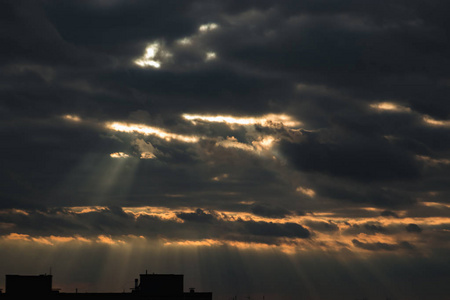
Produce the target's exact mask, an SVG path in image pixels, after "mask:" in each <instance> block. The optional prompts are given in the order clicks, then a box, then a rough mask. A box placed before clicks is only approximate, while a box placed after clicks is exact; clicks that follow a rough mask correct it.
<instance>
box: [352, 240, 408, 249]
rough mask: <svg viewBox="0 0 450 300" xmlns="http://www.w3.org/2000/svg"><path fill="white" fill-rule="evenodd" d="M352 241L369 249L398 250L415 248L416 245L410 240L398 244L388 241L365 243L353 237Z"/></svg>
mask: <svg viewBox="0 0 450 300" xmlns="http://www.w3.org/2000/svg"><path fill="white" fill-rule="evenodd" d="M352 243H353V245H354V246H355V247H358V248H361V249H364V250H369V251H396V250H413V249H415V247H414V246H413V245H412V244H411V243H409V242H405V241H403V242H400V243H398V244H388V243H381V242H375V243H364V242H361V241H359V240H357V239H353V240H352Z"/></svg>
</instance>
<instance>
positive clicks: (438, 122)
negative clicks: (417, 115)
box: [423, 116, 450, 127]
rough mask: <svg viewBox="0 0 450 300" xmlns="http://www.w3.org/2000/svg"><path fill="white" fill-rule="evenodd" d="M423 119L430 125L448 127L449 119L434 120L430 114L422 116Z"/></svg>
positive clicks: (449, 124) (449, 125)
mask: <svg viewBox="0 0 450 300" xmlns="http://www.w3.org/2000/svg"><path fill="white" fill-rule="evenodd" d="M423 121H424V122H425V123H427V124H429V125H432V126H439V127H450V121H448V120H436V119H433V118H431V117H430V116H424V117H423Z"/></svg>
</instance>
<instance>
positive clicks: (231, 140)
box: [216, 136, 255, 151]
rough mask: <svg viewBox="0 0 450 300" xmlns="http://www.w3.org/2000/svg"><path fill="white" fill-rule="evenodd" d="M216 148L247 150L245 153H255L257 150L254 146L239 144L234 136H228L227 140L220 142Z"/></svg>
mask: <svg viewBox="0 0 450 300" xmlns="http://www.w3.org/2000/svg"><path fill="white" fill-rule="evenodd" d="M216 146H220V147H224V148H236V149H241V150H245V151H254V150H255V148H253V146H251V145H248V144H244V143H241V142H239V141H238V140H237V139H236V138H235V137H234V136H231V137H229V136H228V137H227V139H226V140H222V141H218V142H217V143H216Z"/></svg>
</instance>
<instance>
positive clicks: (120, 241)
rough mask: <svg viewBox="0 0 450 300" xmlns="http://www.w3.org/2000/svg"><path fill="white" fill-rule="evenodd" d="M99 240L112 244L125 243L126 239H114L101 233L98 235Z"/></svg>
mask: <svg viewBox="0 0 450 300" xmlns="http://www.w3.org/2000/svg"><path fill="white" fill-rule="evenodd" d="M97 242H99V243H102V244H107V245H111V246H113V245H119V244H124V243H125V241H122V240H119V239H112V238H111V237H109V236H106V235H99V236H98V237H97Z"/></svg>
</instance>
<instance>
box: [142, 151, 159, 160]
mask: <svg viewBox="0 0 450 300" xmlns="http://www.w3.org/2000/svg"><path fill="white" fill-rule="evenodd" d="M140 158H141V159H153V158H156V155H155V154H153V153H151V152H142V153H141V157H140Z"/></svg>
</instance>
